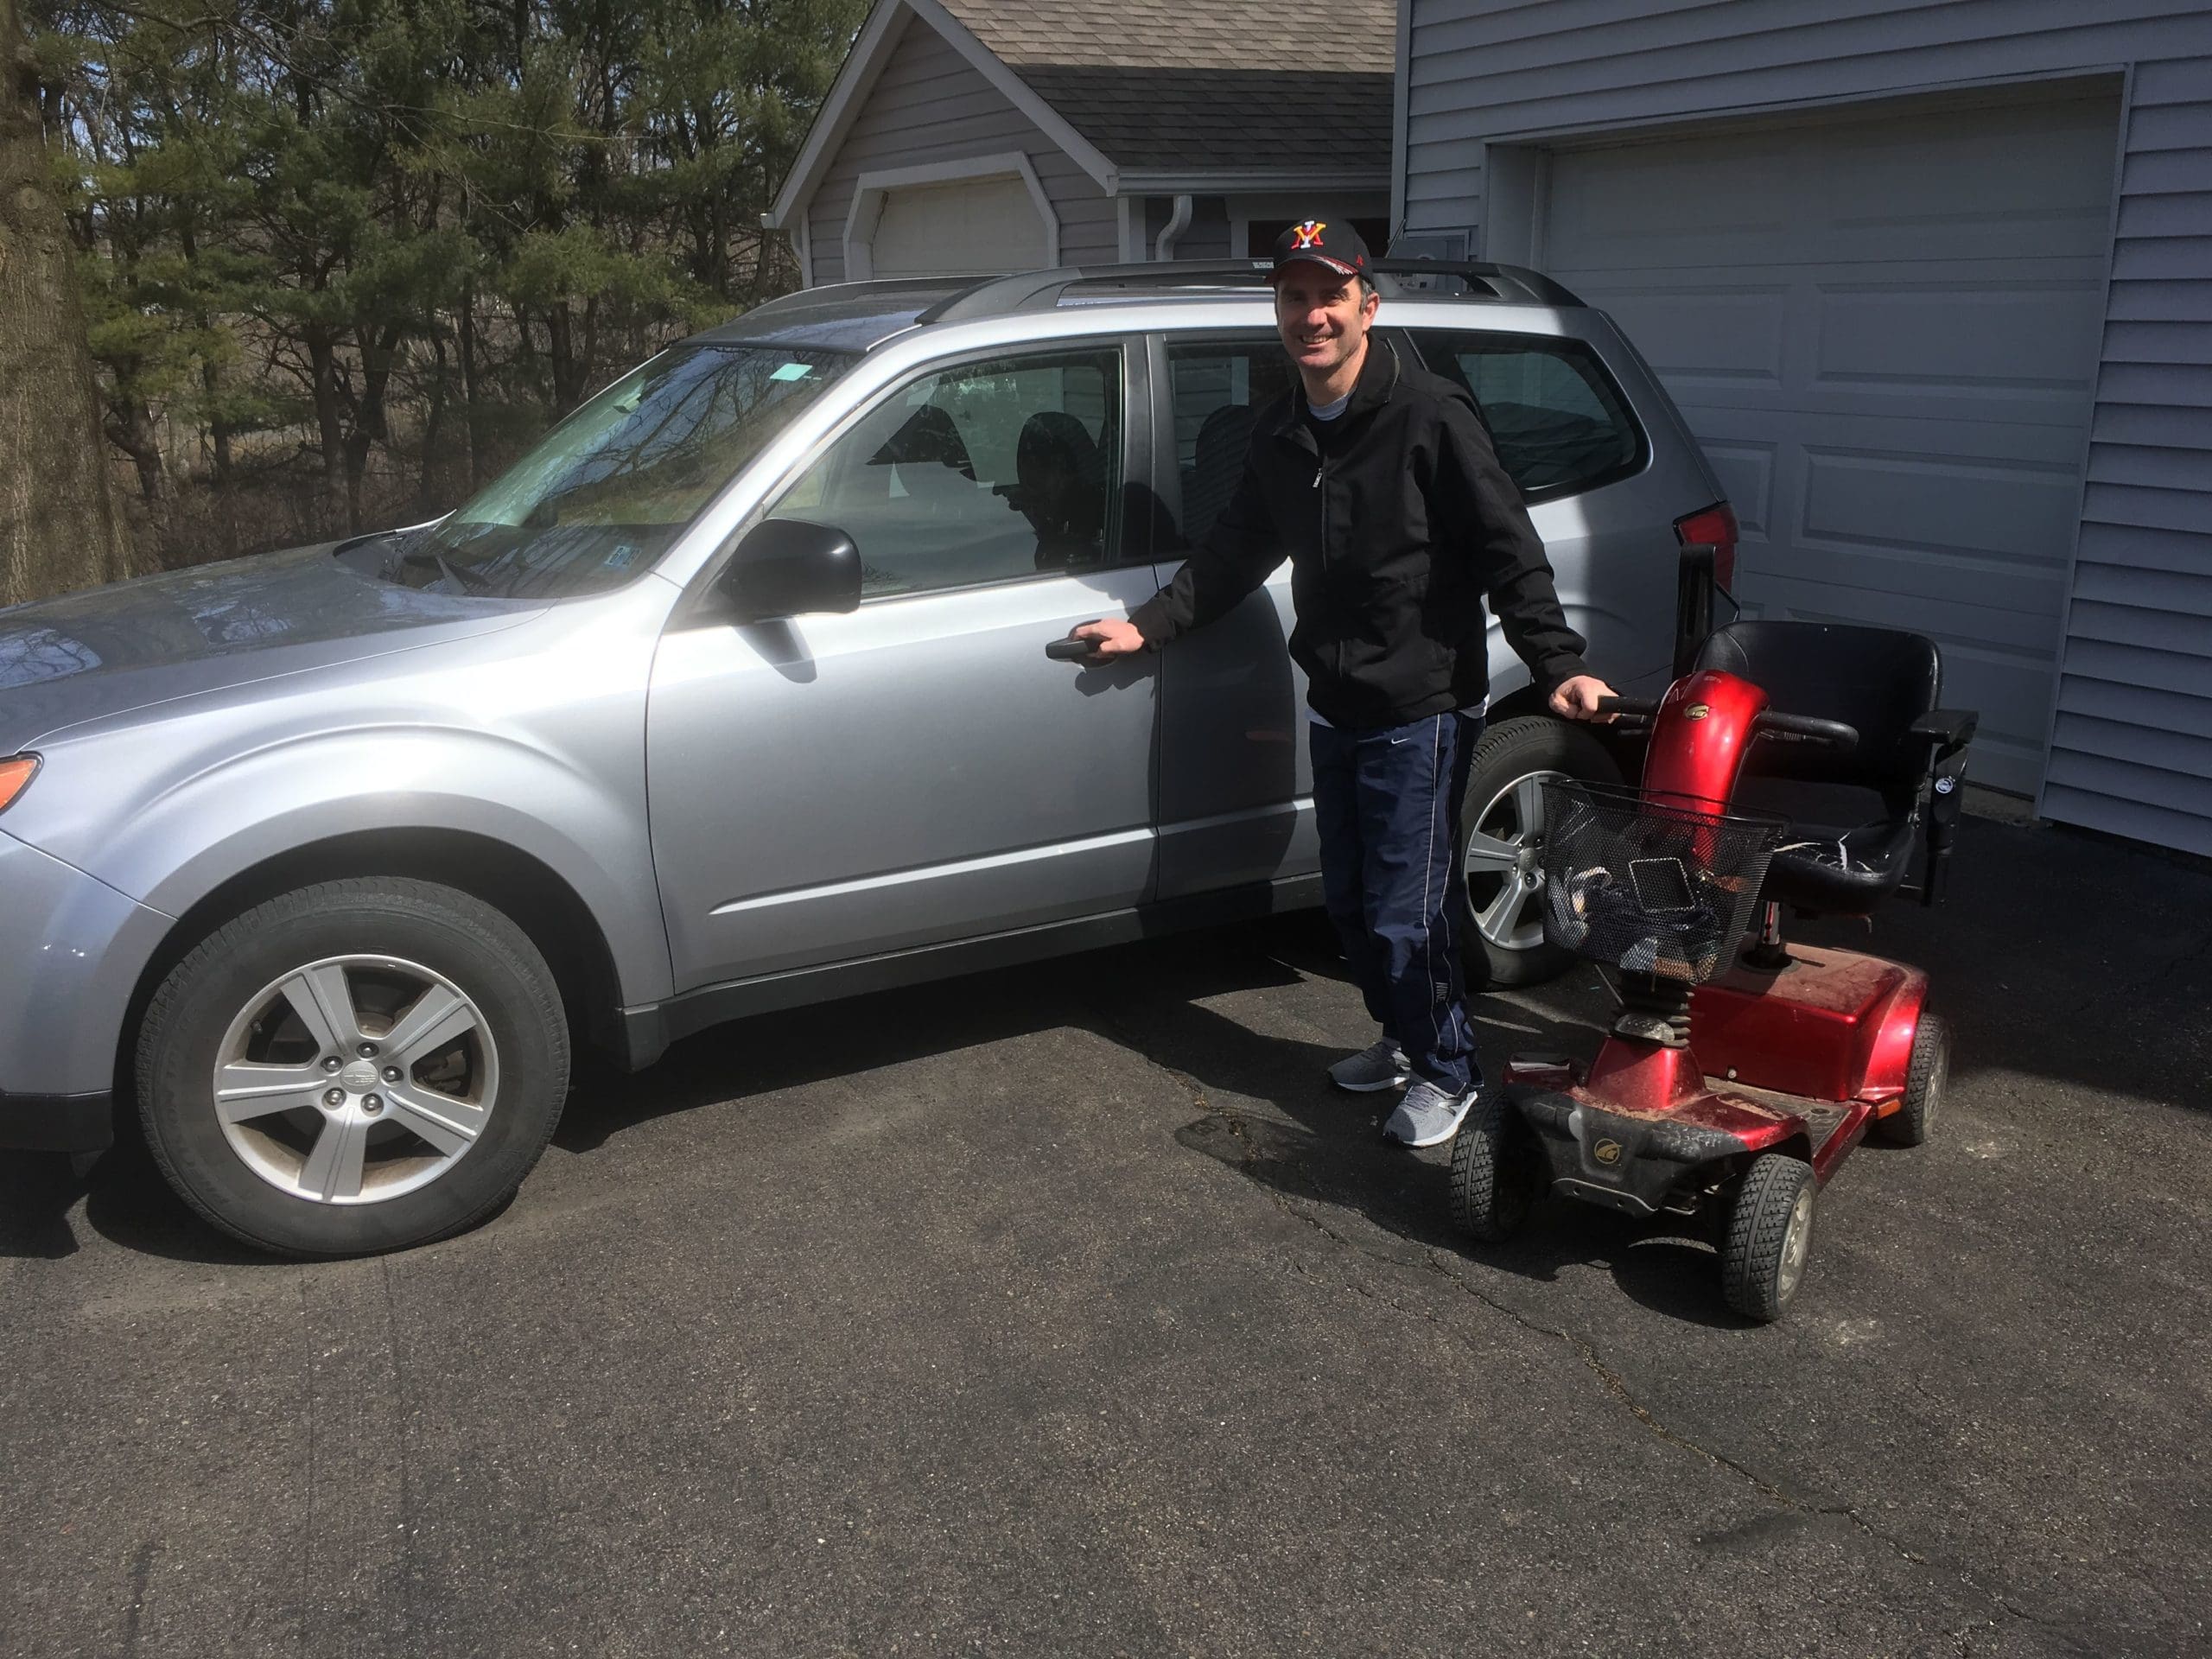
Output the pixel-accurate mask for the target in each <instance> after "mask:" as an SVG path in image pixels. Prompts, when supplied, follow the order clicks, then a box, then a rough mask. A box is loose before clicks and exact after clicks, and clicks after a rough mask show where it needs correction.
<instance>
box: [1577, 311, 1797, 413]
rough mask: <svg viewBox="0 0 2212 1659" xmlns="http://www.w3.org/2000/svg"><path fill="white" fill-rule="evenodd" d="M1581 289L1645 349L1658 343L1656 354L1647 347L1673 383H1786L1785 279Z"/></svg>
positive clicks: (1653, 363) (1777, 386) (1648, 355)
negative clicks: (1722, 285) (1711, 285)
mask: <svg viewBox="0 0 2212 1659" xmlns="http://www.w3.org/2000/svg"><path fill="white" fill-rule="evenodd" d="M1576 291H1577V292H1578V293H1580V295H1581V296H1582V297H1583V298H1584V299H1585V300H1586V301H1588V302H1590V303H1591V304H1592V305H1594V306H1597V307H1599V308H1601V309H1603V310H1604V311H1605V313H1606V315H1609V316H1611V318H1612V319H1613V321H1615V322H1617V323H1618V324H1619V325H1620V327H1621V328H1622V329H1623V331H1624V332H1625V333H1626V334H1627V335H1628V337H1629V338H1630V340H1635V341H1637V345H1638V347H1639V349H1642V348H1643V341H1645V340H1650V341H1652V342H1653V343H1654V344H1655V345H1656V346H1657V348H1658V352H1659V355H1658V356H1656V357H1653V356H1652V355H1651V353H1650V352H1649V350H1645V352H1644V355H1645V357H1646V358H1647V359H1649V362H1650V364H1651V366H1652V368H1653V369H1654V370H1656V371H1657V372H1659V373H1660V374H1661V375H1662V377H1664V378H1666V380H1667V384H1668V385H1669V386H1670V387H1671V386H1673V385H1675V384H1676V383H1677V382H1678V381H1679V382H1680V383H1681V385H1691V386H1694V385H1724V384H1733V385H1757V386H1766V387H1770V388H1774V389H1776V390H1779V389H1780V387H1781V385H1782V353H1783V331H1784V329H1785V327H1786V326H1787V323H1788V318H1789V295H1788V289H1786V288H1785V287H1784V286H1783V285H1782V284H1780V283H1775V284H1771V285H1769V286H1765V287H1728V288H1694V287H1687V286H1685V287H1665V288H1660V287H1646V288H1638V289H1629V288H1619V287H1616V288H1607V287H1605V286H1604V285H1603V284H1591V283H1585V284H1581V285H1579V286H1578V287H1577V289H1576ZM1679 395H1680V394H1679V393H1678V394H1677V396H1679Z"/></svg>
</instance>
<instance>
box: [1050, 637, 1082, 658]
mask: <svg viewBox="0 0 2212 1659" xmlns="http://www.w3.org/2000/svg"><path fill="white" fill-rule="evenodd" d="M1045 654H1046V656H1047V657H1049V658H1052V660H1053V661H1054V662H1056V663H1078V662H1081V661H1082V660H1083V659H1084V658H1086V657H1088V656H1090V640H1088V639H1055V640H1052V642H1051V643H1050V644H1048V645H1046V647H1045Z"/></svg>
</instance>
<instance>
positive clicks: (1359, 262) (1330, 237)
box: [1268, 219, 1370, 282]
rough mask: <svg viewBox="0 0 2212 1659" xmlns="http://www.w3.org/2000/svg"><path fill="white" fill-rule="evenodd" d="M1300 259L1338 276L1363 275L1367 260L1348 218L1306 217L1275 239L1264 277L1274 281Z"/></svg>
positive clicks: (1363, 248) (1365, 251) (1364, 247)
mask: <svg viewBox="0 0 2212 1659" xmlns="http://www.w3.org/2000/svg"><path fill="white" fill-rule="evenodd" d="M1300 259H1310V260H1311V261H1313V264H1317V265H1321V266H1325V267H1326V268H1327V269H1328V270H1333V271H1335V272H1336V273H1337V275H1338V276H1339V277H1365V276H1366V275H1367V274H1368V270H1367V268H1368V265H1369V264H1370V260H1369V258H1368V255H1367V244H1366V243H1365V242H1364V241H1363V240H1362V239H1361V238H1360V234H1359V232H1357V231H1356V230H1354V229H1352V227H1351V220H1350V219H1306V220H1305V221H1304V222H1302V223H1300V224H1297V225H1294V226H1291V227H1290V228H1289V229H1288V230H1287V231H1285V232H1283V233H1282V234H1281V236H1279V237H1277V238H1275V259H1274V268H1273V269H1271V270H1269V271H1268V280H1269V281H1270V282H1272V281H1274V278H1276V277H1280V276H1281V275H1282V270H1283V267H1284V266H1285V265H1288V264H1294V263H1295V262H1296V261H1298V260H1300Z"/></svg>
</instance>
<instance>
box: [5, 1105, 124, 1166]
mask: <svg viewBox="0 0 2212 1659" xmlns="http://www.w3.org/2000/svg"><path fill="white" fill-rule="evenodd" d="M114 1141H115V1096H113V1095H112V1094H111V1093H110V1092H109V1091H108V1090H105V1089H103V1090H99V1091H98V1092H97V1093H93V1094H88V1095H11V1094H9V1093H8V1092H7V1091H5V1090H0V1151H7V1152H103V1151H105V1150H106V1149H107V1147H110V1146H111V1145H113V1144H114Z"/></svg>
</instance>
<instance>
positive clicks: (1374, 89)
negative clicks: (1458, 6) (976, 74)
mask: <svg viewBox="0 0 2212 1659" xmlns="http://www.w3.org/2000/svg"><path fill="white" fill-rule="evenodd" d="M909 16H912V17H913V18H915V19H918V21H920V22H925V23H926V24H928V25H929V26H930V27H931V28H932V29H936V30H937V31H938V33H939V34H941V35H944V37H945V39H946V40H947V41H949V42H950V44H951V45H952V46H953V47H954V48H955V49H956V50H958V51H959V52H960V53H961V54H962V55H963V56H964V57H966V58H967V59H968V60H969V62H970V63H972V64H973V65H974V66H975V67H976V69H978V70H979V71H980V72H982V74H983V75H984V77H985V79H988V80H990V81H991V82H992V83H993V84H994V85H995V86H998V88H999V90H1000V91H1001V92H1005V93H1006V94H1007V97H1008V98H1009V99H1011V100H1012V101H1013V102H1014V104H1015V105H1016V106H1017V107H1019V108H1020V110H1021V111H1022V112H1023V113H1024V114H1026V115H1027V116H1028V117H1029V118H1031V119H1032V120H1033V121H1034V122H1035V123H1036V124H1037V125H1038V126H1039V128H1040V129H1042V130H1044V132H1045V133H1046V136H1047V137H1050V138H1052V141H1053V142H1054V143H1057V144H1058V145H1059V146H1060V148H1062V149H1065V151H1066V152H1067V153H1068V155H1069V156H1071V157H1072V158H1073V159H1074V160H1075V162H1077V165H1078V166H1080V167H1082V168H1084V171H1085V172H1087V173H1089V174H1090V175H1091V176H1092V177H1093V178H1095V179H1096V180H1097V181H1098V183H1099V186H1100V188H1103V189H1104V190H1105V191H1106V192H1107V193H1108V194H1118V193H1119V192H1121V191H1122V189H1123V188H1125V185H1124V181H1123V178H1122V175H1123V174H1125V173H1135V174H1140V175H1144V174H1151V175H1168V174H1180V175H1199V174H1204V175H1209V176H1219V175H1241V176H1242V177H1243V178H1245V179H1248V180H1249V182H1250V183H1252V184H1255V185H1262V186H1264V185H1266V184H1268V183H1270V182H1272V183H1276V184H1279V185H1288V184H1293V183H1297V184H1305V183H1308V182H1311V183H1315V184H1319V183H1322V182H1325V181H1328V180H1332V179H1336V178H1342V177H1349V176H1351V175H1368V176H1371V177H1372V178H1373V180H1374V181H1376V182H1378V183H1379V182H1383V181H1387V179H1388V178H1389V165H1390V144H1391V133H1392V115H1391V108H1392V105H1391V100H1392V96H1393V81H1394V78H1395V66H1396V56H1397V0H880V3H879V4H878V5H877V7H876V9H875V10H874V13H873V14H871V16H869V18H868V23H867V24H866V26H865V27H863V28H862V29H861V34H860V37H859V39H858V40H857V41H855V43H854V46H853V50H852V52H851V54H849V56H848V57H847V59H846V61H845V66H844V68H843V69H842V71H841V72H840V73H839V74H838V77H837V82H836V86H834V87H833V88H832V89H831V91H830V93H829V98H828V99H825V100H824V101H823V106H822V110H821V112H820V113H819V114H818V115H817V117H816V118H815V124H814V128H813V130H811V131H810V132H809V134H808V135H807V142H806V144H805V146H804V148H803V149H802V150H801V151H800V154H799V157H798V162H796V163H794V164H793V166H792V168H791V175H790V176H789V177H788V178H786V179H785V181H784V186H783V188H782V189H781V190H780V191H779V193H778V194H777V197H776V205H775V207H774V210H773V211H772V212H771V213H769V215H768V223H769V224H770V225H771V226H781V225H784V224H786V223H788V222H789V221H790V219H791V215H792V214H793V213H796V211H797V210H798V207H799V206H800V204H802V203H803V202H804V201H805V200H807V199H808V198H809V197H810V196H811V195H812V194H814V188H815V185H816V184H817V182H818V181H819V178H820V175H821V174H822V173H823V171H824V170H825V169H826V168H827V167H828V166H829V162H830V160H831V159H832V157H833V156H834V155H835V153H836V148H837V145H838V144H839V143H841V142H842V138H843V136H844V133H845V131H846V130H847V129H848V128H849V126H850V124H851V120H852V117H853V114H854V112H855V111H854V108H853V106H854V105H856V104H857V103H858V102H859V101H860V100H861V99H862V98H864V97H865V95H866V93H867V91H868V87H869V86H872V85H873V84H874V79H875V76H876V74H877V73H878V72H879V71H880V68H881V67H882V65H883V62H884V60H886V59H887V58H888V56H889V55H890V53H891V51H892V50H893V48H895V47H896V45H897V43H898V39H899V34H900V33H901V31H902V28H903V26H904V25H905V23H906V21H907V19H908V17H909ZM1128 183H1130V184H1140V185H1141V184H1147V183H1148V184H1150V185H1151V188H1154V189H1159V190H1165V189H1169V188H1177V186H1176V184H1175V183H1174V182H1173V181H1169V180H1166V179H1165V178H1164V176H1163V178H1162V179H1161V180H1160V181H1156V182H1155V181H1149V180H1131V181H1128Z"/></svg>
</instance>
